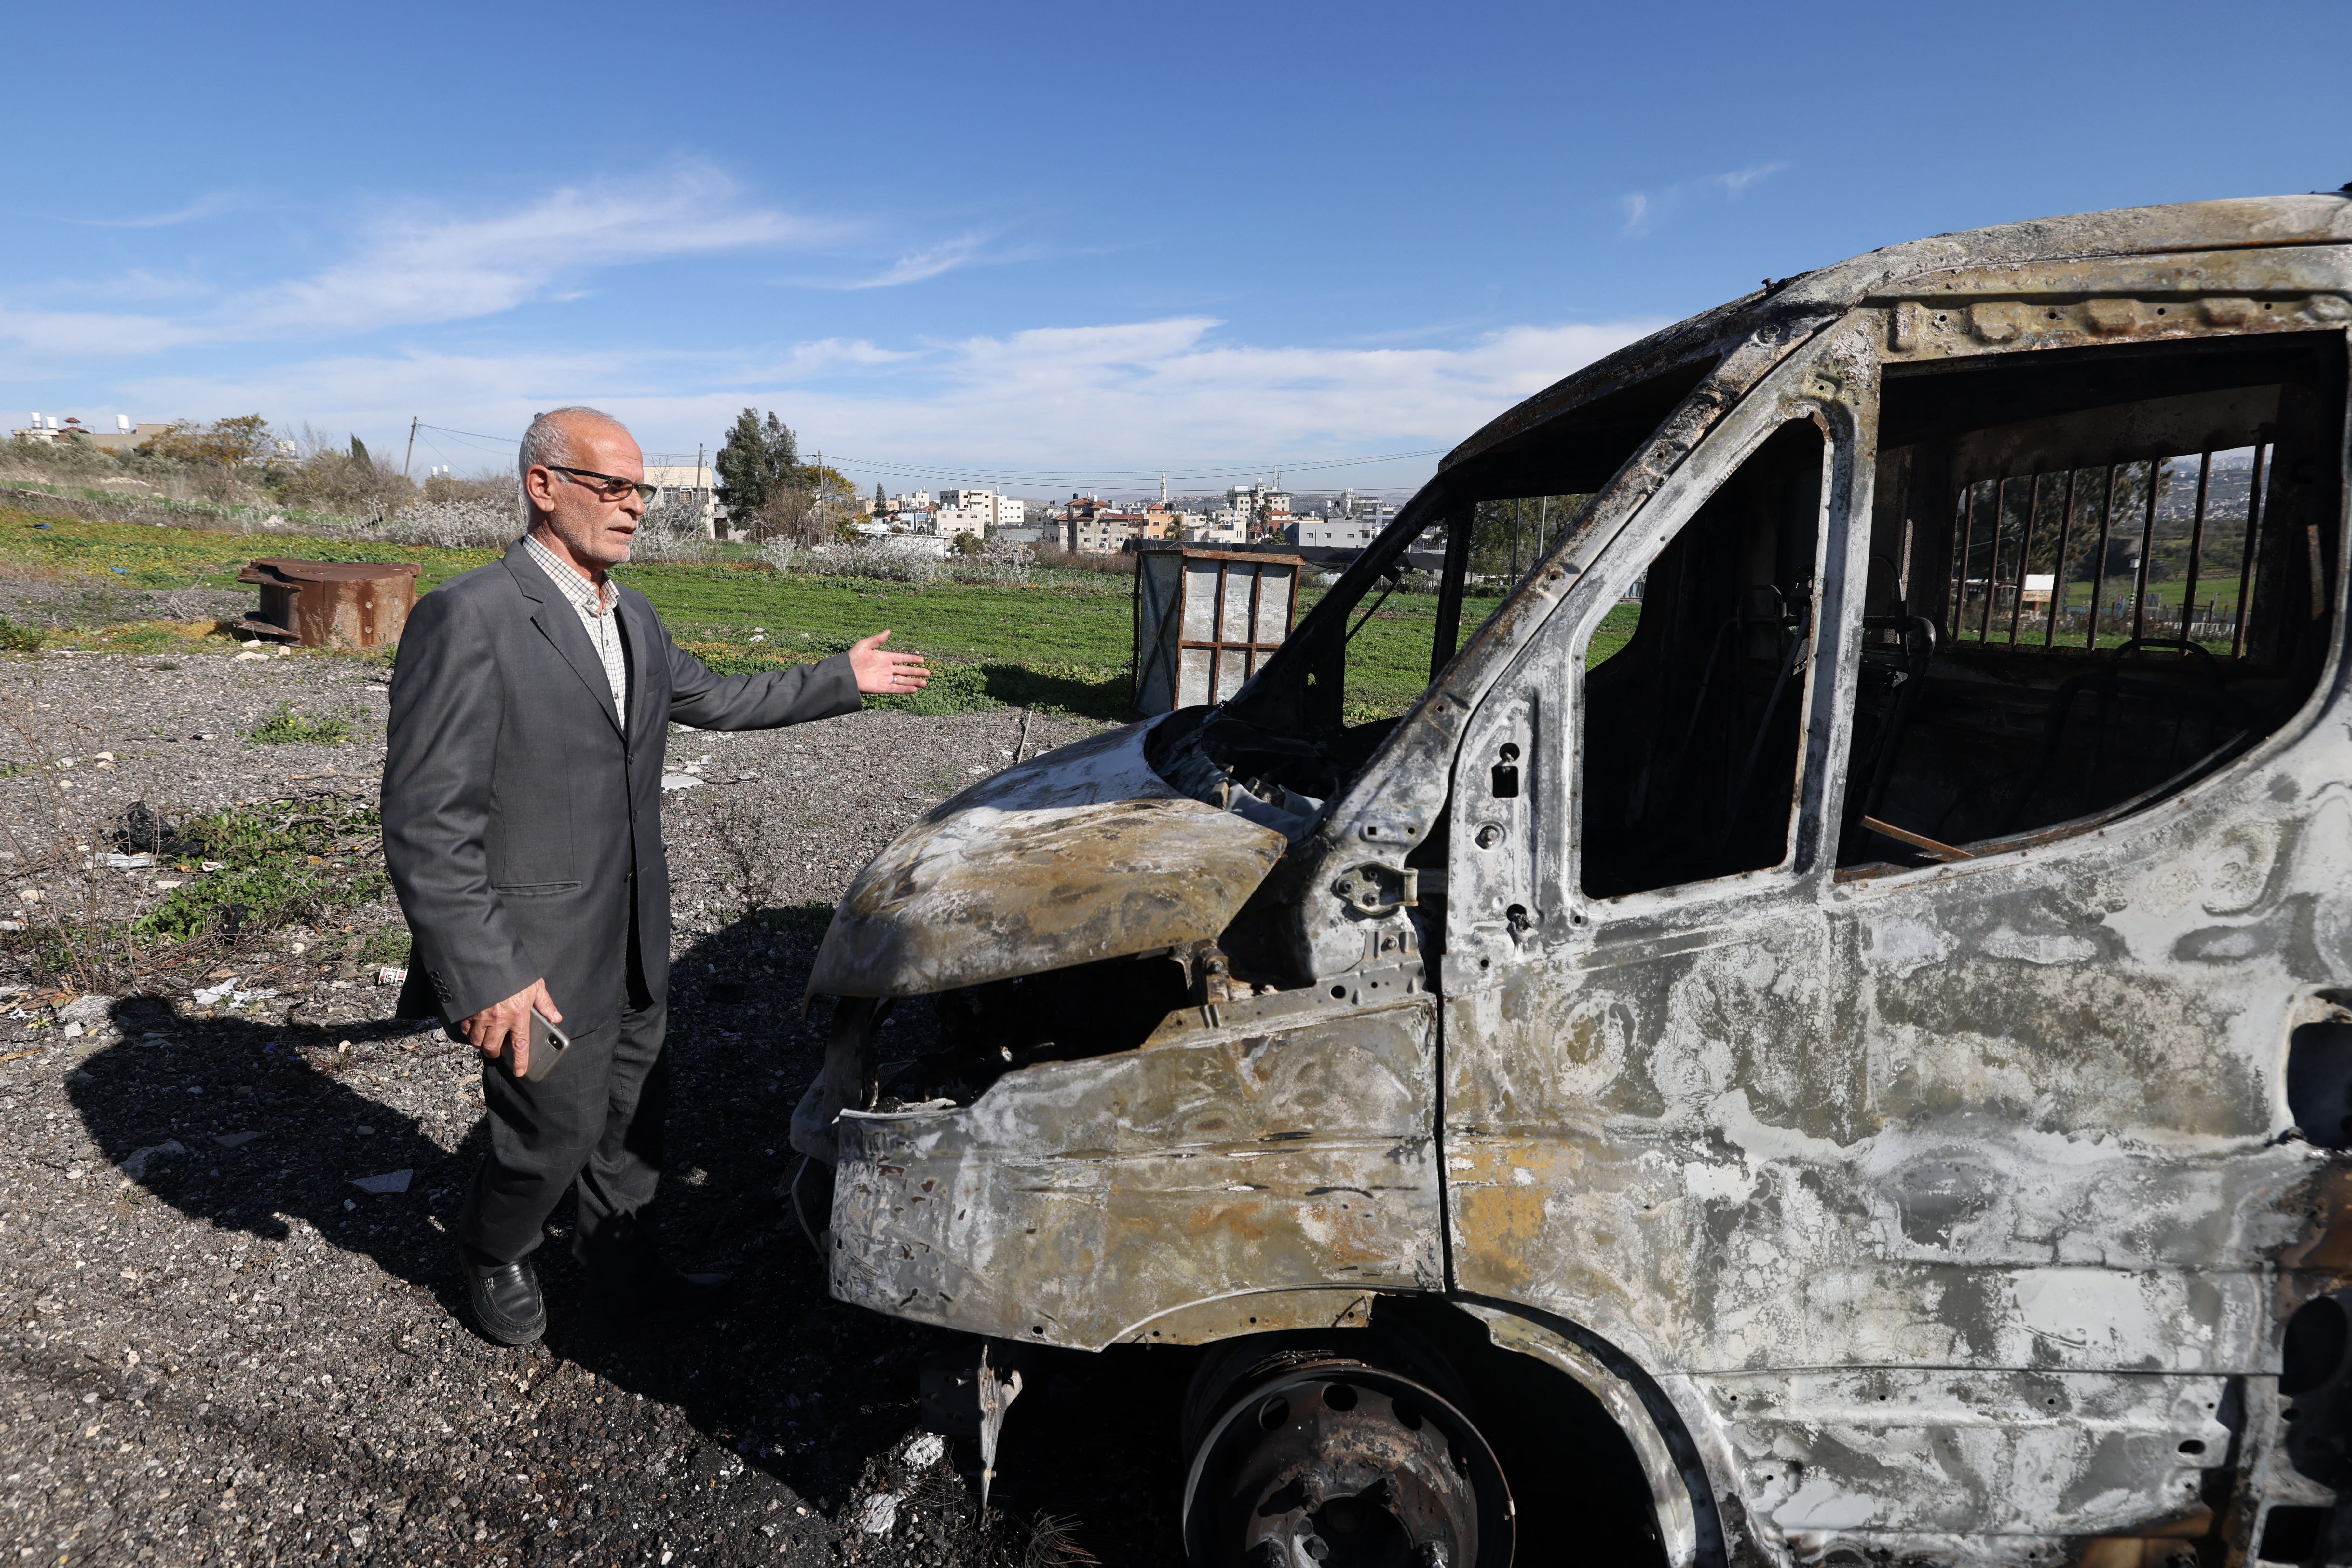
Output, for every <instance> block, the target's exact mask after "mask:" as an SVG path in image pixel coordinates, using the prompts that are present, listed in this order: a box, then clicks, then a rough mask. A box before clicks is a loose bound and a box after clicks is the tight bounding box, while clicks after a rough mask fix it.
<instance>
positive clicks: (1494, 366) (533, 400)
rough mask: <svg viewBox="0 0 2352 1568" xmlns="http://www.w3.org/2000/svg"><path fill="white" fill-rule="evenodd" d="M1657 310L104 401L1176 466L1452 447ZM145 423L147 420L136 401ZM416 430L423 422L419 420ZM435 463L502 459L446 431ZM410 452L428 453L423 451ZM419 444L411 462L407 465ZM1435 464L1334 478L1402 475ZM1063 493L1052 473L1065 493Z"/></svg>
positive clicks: (1135, 326) (182, 386) (1059, 341)
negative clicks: (1435, 333)
mask: <svg viewBox="0 0 2352 1568" xmlns="http://www.w3.org/2000/svg"><path fill="white" fill-rule="evenodd" d="M1659 324H1661V323H1658V322H1654V321H1622V322H1607V323H1599V324H1567V325H1550V326H1534V325H1528V326H1515V327H1507V328H1504V329H1502V330H1500V331H1492V332H1488V333H1486V334H1483V335H1481V336H1478V337H1475V338H1474V339H1471V340H1469V341H1467V342H1463V343H1461V344H1459V345H1457V346H1454V347H1445V348H1413V349H1398V348H1360V347H1339V348H1329V347H1265V346H1259V345H1255V344H1250V343H1244V342H1234V341H1233V340H1231V339H1227V338H1223V337H1221V336H1219V335H1218V328H1219V326H1220V323H1219V322H1217V321H1214V320H1213V319H1210V318H1207V317H1199V316H1181V317H1171V318H1167V319H1163V320H1158V321H1132V322H1118V323H1108V324H1102V325H1094V326H1077V327H1041V328H1035V329H1033V330H1030V331H1020V332H1014V333H1011V334H1007V335H1004V336H1001V337H973V338H966V339H961V340H956V341H951V342H939V343H931V344H927V345H920V346H918V347H911V348H904V349H899V348H889V347H885V346H879V345H877V344H874V343H872V342H866V341H864V340H852V339H826V340H821V341H817V342H804V343H799V344H794V345H791V346H790V347H787V348H783V349H781V350H779V351H777V352H775V353H772V354H767V355H763V356H760V357H757V358H751V357H745V356H736V355H718V354H683V353H680V354H651V353H606V352H580V353H541V354H529V355H520V356H515V357H503V356H463V355H438V354H425V353H414V354H407V355H403V356H398V357H377V356H362V355H354V356H347V357H338V358H331V359H321V360H316V361H312V362H309V363H299V364H289V365H284V366H278V367H273V368H269V369H266V370H259V371H256V372H253V373H251V374H246V375H242V376H236V377H224V378H219V379H209V378H196V377H185V376H174V377H169V378H163V377H158V378H151V379H148V380H145V381H141V382H136V383H132V384H130V385H129V386H127V387H125V388H123V389H121V393H120V394H119V395H117V401H121V402H124V403H125V404H126V405H136V406H138V407H142V408H147V409H151V410H152V409H171V410H174V411H178V412H187V413H195V414H203V415H209V414H215V413H220V412H230V411H235V412H243V411H246V410H248V409H260V410H262V411H264V412H266V413H268V415H269V416H270V417H271V418H273V419H275V420H278V421H280V422H282V423H288V424H291V423H296V422H299V421H302V420H308V421H310V423H312V424H314V425H317V426H320V427H321V428H324V429H330V430H342V429H352V430H357V431H359V432H360V433H361V434H362V435H365V436H367V437H368V438H369V439H370V440H371V441H381V440H383V439H386V438H390V437H392V436H393V433H394V432H404V431H405V430H406V428H407V425H408V419H409V416H411V415H412V414H422V415H423V416H424V417H425V420H426V422H427V423H428V424H431V425H438V426H451V427H454V428H457V429H460V430H471V431H480V432H484V433H486V434H489V435H493V436H499V435H503V434H507V433H513V432H520V429H521V428H522V426H523V425H524V423H525V422H526V421H528V420H529V418H530V416H531V414H533V413H534V412H536V411H537V410H539V409H541V408H545V407H549V406H551V405H555V404H558V403H572V402H586V403H590V404H593V405H596V406H599V407H603V408H608V409H610V410H611V411H612V412H613V413H614V414H615V415H617V416H620V417H621V418H622V419H624V420H625V421H626V422H627V423H628V424H629V425H630V426H631V427H632V428H633V429H635V431H636V432H637V433H638V436H639V438H640V439H641V440H642V441H643V442H644V443H645V445H646V447H647V449H648V450H659V451H683V452H691V451H692V450H693V449H694V447H695V443H696V442H697V441H698V440H699V441H704V442H706V443H708V442H715V441H716V440H717V439H719V437H720V435H721V434H722V433H723V431H724V430H725V428H726V426H727V424H728V423H729V421H730V420H731V419H732V418H733V417H734V416H735V414H736V412H737V411H738V410H740V409H741V408H744V407H746V406H756V407H760V408H772V409H774V410H775V411H776V412H777V413H778V414H779V415H781V416H782V417H783V419H784V420H785V422H786V423H788V424H790V425H791V426H793V428H794V429H795V430H797V431H799V432H800V434H801V437H802V444H803V447H806V448H809V449H812V450H823V451H824V452H826V453H827V454H828V460H831V459H832V458H835V457H838V456H840V455H842V454H850V455H851V456H852V458H855V459H860V460H865V461H871V462H887V463H894V464H910V465H920V466H926V467H929V468H938V469H940V470H942V471H943V472H946V473H949V474H952V473H954V472H955V471H957V466H958V465H960V464H969V465H971V468H972V469H973V470H974V476H973V477H975V478H976V477H977V471H978V470H983V469H984V470H994V471H997V472H1011V471H1018V472H1021V473H1024V474H1027V475H1031V476H1034V478H1033V479H1028V480H1024V481H1023V482H1022V483H1019V484H1015V485H1013V488H1014V489H1023V490H1025V491H1026V492H1027V493H1030V494H1038V495H1042V494H1047V493H1051V491H1052V490H1053V489H1055V484H1054V483H1051V482H1048V481H1049V480H1050V479H1052V478H1053V477H1054V476H1055V475H1057V474H1075V473H1095V472H1099V471H1101V470H1104V469H1110V468H1121V469H1133V470H1138V471H1140V470H1146V469H1157V468H1162V467H1165V468H1170V469H1171V470H1175V471H1181V470H1183V469H1185V468H1199V467H1201V466H1202V464H1204V463H1209V464H1227V465H1234V466H1247V465H1252V464H1256V463H1265V464H1266V465H1268V466H1269V467H1270V466H1272V465H1274V464H1277V463H1281V462H1283V461H1285V460H1290V461H1294V462H1296V461H1306V460H1309V459H1315V458H1334V457H1346V456H1349V455H1351V454H1375V453H1387V452H1397V451H1405V450H1427V449H1432V448H1444V447H1451V446H1453V445H1454V443H1455V442H1457V441H1460V440H1461V439H1462V438H1463V437H1466V436H1468V435H1469V434H1470V433H1471V432H1472V431H1473V430H1475V429H1476V428H1478V426H1481V425H1483V424H1485V423H1486V421H1487V420H1489V419H1491V418H1493V417H1494V416H1496V415H1497V414H1499V413H1501V412H1502V411H1503V410H1504V409H1506V408H1507V407H1509V406H1510V405H1512V404H1514V403H1516V402H1517V401H1519V400H1520V399H1522V398H1524V397H1527V396H1529V395H1532V394H1534V393H1536V392H1538V391H1540V390H1542V389H1543V388H1544V387H1546V386H1548V385H1549V384H1551V383H1553V382H1554V381H1557V380H1559V378H1560V377H1561V376H1564V375H1566V374H1569V373H1570V372H1571V371H1574V370H1576V369H1578V368H1580V366H1582V365H1585V364H1588V363H1591V361H1593V360H1595V359H1597V358H1599V357H1601V355H1602V354H1605V353H1610V352H1611V351H1612V350H1614V349H1616V348H1619V347H1621V346H1622V345H1623V344H1625V343H1627V342H1632V341H1633V340H1634V339H1635V338H1637V337H1640V336H1642V335H1643V333H1645V332H1648V331H1652V330H1654V328H1655V327H1656V326H1657V325H1659ZM149 417H152V414H151V415H149ZM427 436H428V437H430V436H431V432H429V431H428V432H427ZM444 447H445V450H444V452H443V454H442V455H439V456H436V457H435V458H433V459H432V460H433V461H436V462H443V461H450V460H452V459H453V458H454V459H455V460H457V462H458V463H459V465H460V466H461V467H463V466H465V465H466V464H467V463H469V462H472V461H474V460H476V459H477V458H479V459H480V460H482V461H488V462H496V461H499V460H501V459H500V458H499V454H498V453H497V452H496V451H495V450H492V449H489V448H487V447H484V448H479V449H477V448H475V447H465V446H463V445H462V444H459V443H453V442H448V441H446V440H444ZM418 450H419V452H420V454H421V453H422V452H424V451H425V447H423V446H420V447H419V448H418ZM424 460H425V459H424V458H423V457H422V456H420V457H419V458H418V461H419V462H423V461H424ZM1432 467H1433V462H1432V461H1430V460H1426V459H1424V460H1423V461H1421V462H1419V463H1418V464H1417V465H1409V466H1408V465H1400V466H1395V467H1391V468H1383V469H1381V470H1380V471H1378V472H1377V473H1374V472H1366V473H1363V474H1360V475H1343V476H1340V477H1338V478H1335V479H1332V481H1331V482H1334V483H1343V482H1353V483H1358V484H1364V483H1371V484H1407V483H1411V482H1413V481H1415V480H1417V479H1421V478H1422V477H1423V476H1424V475H1426V474H1427V472H1428V471H1429V470H1430V468H1432ZM1063 488H1066V487H1063Z"/></svg>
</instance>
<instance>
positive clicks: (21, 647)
mask: <svg viewBox="0 0 2352 1568" xmlns="http://www.w3.org/2000/svg"><path fill="white" fill-rule="evenodd" d="M47 640H48V634H47V633H46V632H44V631H43V630H42V629H41V628H40V627H38V626H18V625H17V624H16V622H14V621H12V620H10V619H9V618H8V617H7V616H0V652H5V653H33V652H37V650H38V649H39V648H40V646H41V644H42V643H44V642H46V641H47Z"/></svg>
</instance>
